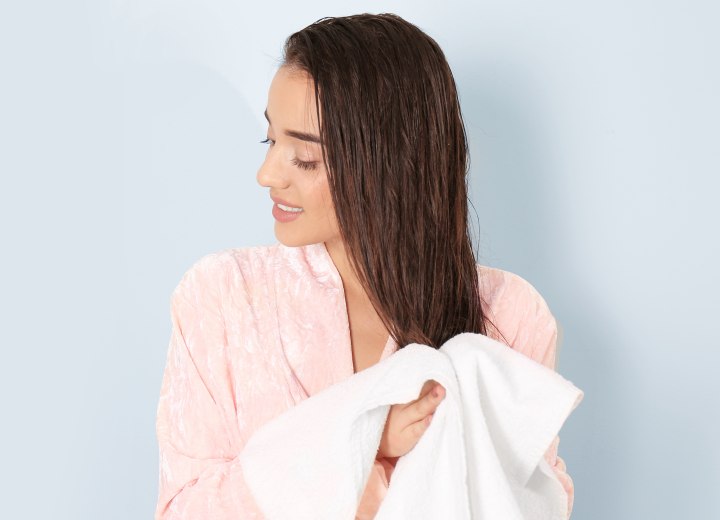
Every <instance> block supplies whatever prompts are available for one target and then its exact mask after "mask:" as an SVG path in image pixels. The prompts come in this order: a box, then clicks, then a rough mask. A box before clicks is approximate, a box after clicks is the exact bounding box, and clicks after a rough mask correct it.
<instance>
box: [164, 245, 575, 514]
mask: <svg viewBox="0 0 720 520" xmlns="http://www.w3.org/2000/svg"><path fill="white" fill-rule="evenodd" d="M477 267H478V273H479V276H480V291H481V294H482V296H483V298H484V300H485V301H486V302H487V303H488V305H489V317H490V319H491V320H492V321H493V323H495V325H496V326H497V327H498V328H499V329H500V330H501V331H502V333H503V334H504V335H505V337H506V339H507V341H508V342H509V343H510V347H512V348H514V349H516V350H518V351H520V352H522V353H523V354H525V355H527V356H529V357H530V358H531V359H534V360H536V361H537V362H538V363H542V364H544V365H545V366H547V367H550V368H552V369H555V362H556V359H555V356H556V342H557V324H556V321H555V318H554V317H553V315H552V313H551V312H550V310H549V308H548V306H547V304H546V303H545V301H544V299H543V298H542V297H541V296H540V294H539V293H538V292H537V291H536V290H535V289H534V287H533V286H532V285H531V284H530V283H528V282H527V281H526V280H524V279H523V278H521V277H520V276H518V275H516V274H513V273H510V272H508V271H503V270H501V269H497V268H491V267H485V266H481V265H478V266H477ZM171 313H172V333H171V337H170V345H169V348H168V353H167V360H166V365H165V372H164V375H163V380H162V388H161V392H160V399H159V403H158V408H157V437H158V445H159V451H160V460H159V472H160V474H159V494H158V501H157V507H156V511H155V520H180V519H183V520H200V519H213V520H244V519H262V518H264V517H263V515H262V514H261V513H260V511H259V510H258V508H257V505H256V504H255V502H254V500H253V498H252V495H251V494H250V492H249V490H248V489H247V486H246V484H245V481H244V480H243V475H242V470H241V467H240V465H239V462H238V458H237V457H238V454H239V453H240V452H241V451H242V449H243V446H244V445H245V443H246V442H247V441H248V439H249V438H250V437H251V436H252V434H253V432H254V431H255V430H257V429H258V428H259V427H260V426H262V425H263V424H264V423H265V422H267V421H269V420H270V419H272V418H273V417H275V416H277V415H279V414H281V413H282V412H283V411H285V410H287V409H289V408H290V407H292V406H294V405H296V404H297V403H299V402H300V401H302V400H303V399H306V398H307V397H309V396H311V395H313V394H315V393H317V392H319V391H320V390H322V389H324V388H326V387H328V386H329V385H332V384H334V383H337V382H339V381H342V380H344V379H346V378H348V377H351V376H352V375H353V373H354V368H353V361H352V349H351V341H350V329H349V325H348V316H347V309H346V304H345V295H344V291H343V285H342V279H341V278H340V275H339V273H338V271H337V269H336V268H335V264H334V263H333V262H332V259H331V257H330V255H329V254H328V252H327V249H326V248H325V245H324V243H322V242H321V243H318V244H312V245H308V246H301V247H286V246H284V245H282V244H279V243H277V244H275V245H272V246H256V247H248V248H235V249H225V250H222V251H219V252H216V253H211V254H208V255H206V256H204V257H202V258H201V259H200V260H198V261H197V262H195V264H194V265H192V267H190V269H188V270H187V272H186V273H185V274H184V276H183V277H182V279H181V280H180V282H179V283H178V285H177V287H176V289H175V291H174V292H173V294H172V300H171ZM489 329H490V330H489V331H488V335H489V336H491V337H493V338H494V339H498V340H500V341H502V339H501V338H500V337H498V336H497V335H496V334H493V329H492V327H489ZM396 350H397V344H395V342H394V341H393V340H392V338H388V341H387V343H386V345H385V349H384V351H383V353H382V357H381V359H385V358H386V357H387V356H389V355H391V354H392V353H393V352H395V351H396ZM288 435H292V432H288ZM558 442H559V437H557V436H556V437H555V439H554V441H553V443H552V444H551V445H550V447H549V449H548V450H547V452H546V454H545V458H546V460H547V461H548V462H549V463H550V465H551V466H552V467H553V468H554V470H555V473H556V474H557V476H558V479H559V480H560V482H561V483H562V485H563V487H564V488H565V490H566V491H567V497H568V511H572V505H573V494H574V493H573V492H574V488H573V482H572V479H571V478H570V476H569V475H568V473H567V471H566V467H565V463H564V461H563V460H562V459H561V458H560V457H558V456H557V448H558ZM392 470H393V467H392V466H391V465H390V464H389V463H388V462H387V461H385V460H376V461H375V463H374V467H373V471H372V472H371V474H370V477H369V479H368V482H367V485H366V488H365V492H364V494H363V497H362V499H361V501H360V504H359V505H358V511H357V517H356V518H357V519H360V520H365V519H371V518H373V516H374V514H375V512H376V511H377V509H378V508H379V506H380V503H381V501H382V499H383V498H384V496H385V493H386V492H387V489H388V485H389V484H388V482H389V480H390V479H391V475H392ZM321 492H327V491H326V490H322V491H321Z"/></svg>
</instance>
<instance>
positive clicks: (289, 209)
mask: <svg viewBox="0 0 720 520" xmlns="http://www.w3.org/2000/svg"><path fill="white" fill-rule="evenodd" d="M277 205H278V208H280V209H281V210H283V211H289V212H291V213H300V212H301V211H302V208H293V207H292V206H286V205H284V204H280V203H279V202H278V203H277Z"/></svg>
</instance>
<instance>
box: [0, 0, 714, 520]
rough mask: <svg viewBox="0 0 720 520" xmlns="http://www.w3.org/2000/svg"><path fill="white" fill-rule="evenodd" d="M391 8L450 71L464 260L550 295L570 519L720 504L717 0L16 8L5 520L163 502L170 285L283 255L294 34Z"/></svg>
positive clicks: (6, 39) (0, 59)
mask: <svg viewBox="0 0 720 520" xmlns="http://www.w3.org/2000/svg"><path fill="white" fill-rule="evenodd" d="M360 12H372V13H379V12H394V13H396V14H399V15H400V16H403V17H404V18H406V19H407V20H409V21H411V22H412V23H415V24H416V25H418V26H419V27H420V28H422V29H423V30H425V31H426V32H427V33H428V34H430V35H431V36H432V37H433V38H435V39H436V40H437V41H438V43H439V44H440V46H441V47H442V48H443V49H444V51H445V53H446V56H447V58H448V60H449V62H450V65H451V67H452V68H453V71H454V74H455V78H456V81H457V85H458V88H459V91H460V96H461V103H462V107H463V111H464V112H463V113H464V117H465V121H466V124H467V130H468V136H469V139H470V143H471V161H472V170H471V188H472V203H473V208H474V211H473V213H472V215H471V217H472V219H473V227H474V233H475V235H476V244H477V246H478V250H479V258H478V261H479V262H481V263H483V264H485V265H492V266H496V267H500V268H503V269H506V270H510V271H513V272H515V273H517V274H519V275H521V276H523V277H524V278H525V279H527V280H528V281H529V282H531V283H532V284H533V285H534V286H535V287H536V288H537V289H538V290H539V291H540V292H541V294H542V295H543V296H544V297H545V299H546V301H547V302H548V304H549V305H550V307H551V309H552V311H553V313H554V314H555V315H556V317H557V319H558V321H559V323H560V326H561V328H562V332H563V339H562V343H561V345H560V350H559V364H558V371H559V372H560V373H561V374H562V375H563V376H564V377H566V378H567V379H569V380H571V381H572V382H573V383H574V384H576V385H577V386H578V387H579V388H581V389H582V390H583V391H584V392H585V398H584V401H583V402H582V403H581V405H580V406H579V408H578V409H576V411H575V412H574V413H573V414H572V415H571V416H570V418H569V419H568V421H567V422H566V423H565V425H564V427H563V429H562V430H561V432H560V438H561V441H560V447H559V453H560V455H561V456H562V457H563V458H564V459H565V461H566V463H567V467H568V472H569V473H570V475H571V476H572V478H573V480H574V482H575V490H576V491H575V508H574V513H573V518H574V519H576V520H584V519H587V520H590V519H598V520H607V519H628V520H630V519H639V518H654V519H674V518H698V519H700V518H702V519H706V518H720V505H719V504H720V503H719V502H718V500H717V490H718V487H719V486H720V448H719V447H718V443H717V439H720V417H719V416H718V415H719V411H720V406H719V402H718V401H719V398H718V394H719V393H720V383H718V377H717V374H718V366H720V350H719V349H718V347H719V346H720V341H718V337H717V335H716V328H715V327H716V325H717V324H718V322H719V321H720V316H719V314H720V303H719V301H718V294H720V286H719V285H720V284H719V283H718V282H719V276H718V269H717V267H718V265H720V251H719V248H718V222H720V210H719V209H718V203H717V198H718V190H719V189H720V182H719V181H718V176H719V175H720V156H719V153H718V150H719V149H720V147H719V144H720V126H719V125H718V120H719V119H720V102H719V101H718V92H720V73H719V70H718V69H719V67H720V65H719V64H720V56H718V54H720V53H719V49H720V36H718V34H719V33H718V31H717V25H718V19H719V16H720V8H718V4H717V3H716V2H711V1H705V2H703V1H692V0H689V1H688V0H686V1H683V2H679V1H677V2H665V1H641V0H606V1H603V2H599V1H596V2H577V1H571V0H551V1H545V2H534V1H519V0H518V1H508V0H504V1H500V0H494V1H483V2H469V1H463V2H458V1H452V0H450V1H446V2H429V1H424V2H411V1H387V2H356V1H347V2H342V3H339V2H330V1H314V2H312V1H309V2H277V1H275V2H270V3H257V2H256V3H241V2H238V1H228V0H220V1H214V2H208V1H205V2H202V1H199V0H198V1H169V0H143V1H139V0H135V1H129V2H127V1H118V0H116V1H110V2H108V1H92V2H90V1H86V2H80V1H77V0H70V1H66V2H49V1H48V2H32V1H28V2H14V3H10V2H4V3H3V5H2V7H0V63H1V68H0V173H1V177H0V178H1V179H2V185H1V189H0V212H1V214H0V222H2V224H1V225H2V270H1V271H0V272H1V273H2V285H1V288H0V298H1V300H0V301H1V302H2V307H1V309H0V310H1V311H2V327H1V328H0V330H1V332H2V360H1V361H0V384H1V385H2V386H1V387H0V399H2V429H1V430H0V432H1V433H0V436H1V437H0V441H1V442H2V444H1V446H2V448H3V454H2V470H1V471H0V479H1V482H0V483H1V486H0V489H2V496H1V500H0V517H2V518H8V519H10V518H13V519H15V518H38V519H39V518H53V519H57V520H60V519H100V518H102V519H104V520H111V519H118V520H121V519H122V520H127V519H136V518H137V519H140V518H151V517H152V514H153V510H154V507H155V501H156V498H157V478H158V454H157V442H156V437H155V413H156V407H157V400H158V396H159V390H160V382H161V378H162V372H163V368H164V363H165V356H166V353H167V346H168V342H169V335H170V307H169V304H170V295H171V292H172V290H173V289H174V287H175V285H176V284H177V282H178V281H179V279H180V277H181V276H182V274H183V273H184V272H185V271H186V270H187V269H188V268H189V267H190V266H191V265H192V264H193V263H194V262H195V261H196V260H198V259H199V258H200V257H201V256H203V255H205V254H208V253H210V252H215V251H218V250H220V249H224V248H229V247H245V246H252V245H263V244H272V243H274V242H275V237H274V234H273V219H272V216H271V214H270V209H271V201H270V199H269V197H268V191H267V189H266V188H261V187H260V186H258V185H257V184H256V180H255V174H256V172H257V169H258V167H259V165H260V164H261V162H262V160H263V157H264V154H265V150H266V148H265V146H266V145H262V144H259V141H260V140H261V139H264V138H265V135H266V134H265V132H266V126H265V122H264V118H263V116H262V113H263V110H264V108H265V102H266V99H267V89H268V87H269V84H270V80H271V78H272V75H273V74H274V71H275V67H276V65H277V60H278V59H279V58H280V50H281V46H282V44H283V42H284V39H285V38H286V37H287V36H288V35H289V34H291V33H292V32H294V31H296V30H299V29H301V28H302V27H305V26H306V25H308V24H310V23H312V22H313V21H315V20H317V19H319V18H321V17H324V16H340V15H348V14H355V13H360Z"/></svg>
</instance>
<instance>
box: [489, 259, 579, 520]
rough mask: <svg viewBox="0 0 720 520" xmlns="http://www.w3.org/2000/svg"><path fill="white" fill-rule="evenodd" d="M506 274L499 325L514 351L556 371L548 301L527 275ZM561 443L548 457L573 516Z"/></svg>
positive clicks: (553, 328)
mask: <svg viewBox="0 0 720 520" xmlns="http://www.w3.org/2000/svg"><path fill="white" fill-rule="evenodd" d="M503 274H504V276H505V283H504V284H503V285H504V289H503V291H502V294H501V295H500V297H499V299H498V300H499V301H498V303H497V304H496V305H495V306H494V307H495V311H494V315H495V316H494V317H495V320H496V323H495V324H496V325H497V326H498V328H499V329H500V330H501V331H502V333H503V335H505V337H506V339H507V340H508V341H509V342H510V345H511V346H512V348H513V349H514V350H517V351H519V352H521V353H523V354H525V355H526V356H528V357H530V358H531V359H533V360H535V361H537V362H538V363H541V364H543V365H545V366H546V367H548V368H550V369H552V370H556V369H557V348H558V326H557V321H556V319H555V317H554V316H553V314H552V312H550V308H549V307H548V305H547V302H545V300H544V298H543V297H542V296H541V295H540V293H539V292H538V291H537V290H536V289H535V288H534V287H533V286H532V285H531V284H530V283H529V282H528V281H526V280H525V279H524V278H522V277H520V276H518V275H516V274H514V273H511V272H508V271H503ZM500 340H501V341H502V339H500ZM559 442H560V437H559V436H555V439H554V440H553V442H552V443H551V444H550V446H549V447H548V450H547V451H546V452H545V460H546V461H547V462H548V464H550V466H551V467H552V468H553V470H554V471H555V474H556V475H557V477H558V480H559V481H560V483H561V484H562V486H563V488H564V489H565V492H566V493H567V503H568V518H570V514H571V513H572V508H573V501H574V497H575V487H574V484H573V481H572V478H571V477H570V475H569V474H568V472H567V468H566V466H565V461H563V459H562V458H560V457H559V456H558V455H557V453H558V444H559Z"/></svg>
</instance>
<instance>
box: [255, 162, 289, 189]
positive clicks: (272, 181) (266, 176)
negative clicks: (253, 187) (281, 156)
mask: <svg viewBox="0 0 720 520" xmlns="http://www.w3.org/2000/svg"><path fill="white" fill-rule="evenodd" d="M256 179H257V182H258V184H259V185H260V186H265V187H266V188H277V189H283V188H287V186H288V181H287V178H286V176H285V175H284V173H283V171H282V168H280V166H279V165H278V164H277V162H276V161H275V160H274V158H273V154H272V153H268V154H267V156H266V157H265V160H264V161H263V163H262V164H261V165H260V168H259V169H258V171H257V175H256Z"/></svg>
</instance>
